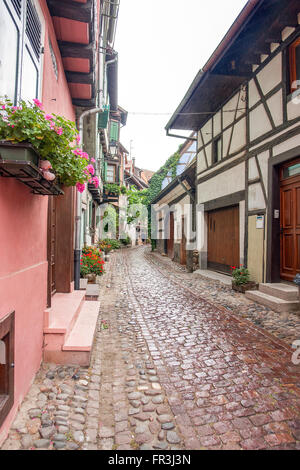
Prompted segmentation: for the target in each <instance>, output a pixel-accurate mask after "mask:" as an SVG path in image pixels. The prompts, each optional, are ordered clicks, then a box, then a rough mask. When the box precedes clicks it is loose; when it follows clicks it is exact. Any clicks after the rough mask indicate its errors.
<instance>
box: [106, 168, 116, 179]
mask: <svg viewBox="0 0 300 470" xmlns="http://www.w3.org/2000/svg"><path fill="white" fill-rule="evenodd" d="M106 181H107V182H108V183H113V182H114V181H115V166H114V165H107V170H106Z"/></svg>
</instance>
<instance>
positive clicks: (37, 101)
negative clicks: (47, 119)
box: [33, 100, 43, 109]
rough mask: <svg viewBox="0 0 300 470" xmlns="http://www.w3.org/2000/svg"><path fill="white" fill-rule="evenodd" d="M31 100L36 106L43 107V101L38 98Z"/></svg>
mask: <svg viewBox="0 0 300 470" xmlns="http://www.w3.org/2000/svg"><path fill="white" fill-rule="evenodd" d="M33 102H34V104H35V105H36V106H37V107H38V108H40V109H43V103H41V102H40V100H33Z"/></svg>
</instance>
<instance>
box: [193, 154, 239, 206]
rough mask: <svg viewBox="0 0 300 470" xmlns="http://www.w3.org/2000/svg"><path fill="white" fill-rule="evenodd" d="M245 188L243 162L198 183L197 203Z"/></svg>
mask: <svg viewBox="0 0 300 470" xmlns="http://www.w3.org/2000/svg"><path fill="white" fill-rule="evenodd" d="M244 189H245V162H243V163H241V164H239V165H237V166H235V167H233V168H230V169H229V170H227V171H224V172H223V173H220V174H219V175H217V176H215V177H213V178H211V179H209V180H208V181H204V182H203V183H200V184H199V185H198V203H203V202H207V201H211V200H213V199H217V198H218V197H222V196H227V195H228V194H232V193H235V192H237V191H242V190H244Z"/></svg>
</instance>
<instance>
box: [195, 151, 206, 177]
mask: <svg viewBox="0 0 300 470" xmlns="http://www.w3.org/2000/svg"><path fill="white" fill-rule="evenodd" d="M204 170H206V161H205V156H204V150H201V152H199V153H198V157H197V173H200V172H201V171H204Z"/></svg>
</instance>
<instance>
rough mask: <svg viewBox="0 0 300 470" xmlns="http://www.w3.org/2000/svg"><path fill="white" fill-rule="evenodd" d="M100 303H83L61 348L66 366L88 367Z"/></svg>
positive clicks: (91, 301)
mask: <svg viewBox="0 0 300 470" xmlns="http://www.w3.org/2000/svg"><path fill="white" fill-rule="evenodd" d="M99 309H100V302H98V301H93V300H89V301H86V302H84V304H83V306H82V309H81V311H80V313H79V316H78V318H77V321H76V323H75V325H74V327H73V328H72V331H71V332H70V333H69V335H68V337H67V338H66V340H65V343H64V345H63V347H62V353H63V354H62V360H63V361H64V363H66V364H79V365H81V366H88V365H89V364H90V355H91V351H92V346H93V341H94V336H95V331H96V325H97V320H98V315H99Z"/></svg>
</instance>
